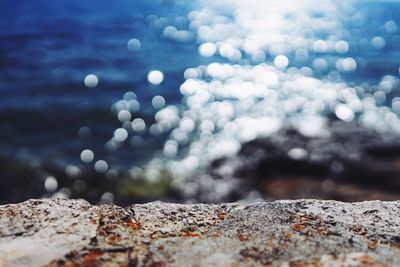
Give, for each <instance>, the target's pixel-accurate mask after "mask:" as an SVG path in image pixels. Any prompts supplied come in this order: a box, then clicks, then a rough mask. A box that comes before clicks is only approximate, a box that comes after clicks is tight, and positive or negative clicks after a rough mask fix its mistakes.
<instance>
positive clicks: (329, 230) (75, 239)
mask: <svg viewBox="0 0 400 267" xmlns="http://www.w3.org/2000/svg"><path fill="white" fill-rule="evenodd" d="M0 265H1V266H258V265H267V266H400V201H395V202H382V201H369V202H360V203H344V202H337V201H322V200H293V201H289V200H286V201H275V202H260V203H255V204H249V205H246V206H243V205H239V204H218V205H215V204H195V205H180V204H167V203H161V202H153V203H148V204H138V205H132V206H129V207H126V208H121V207H118V206H114V205H101V206H92V205H90V204H89V203H88V202H86V201H84V200H63V199H43V200H28V201H26V202H23V203H19V204H10V205H4V206H0Z"/></svg>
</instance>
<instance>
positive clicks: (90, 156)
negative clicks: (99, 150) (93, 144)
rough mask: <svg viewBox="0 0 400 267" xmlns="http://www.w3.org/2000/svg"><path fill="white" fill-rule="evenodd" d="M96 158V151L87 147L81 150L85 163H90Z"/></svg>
mask: <svg viewBox="0 0 400 267" xmlns="http://www.w3.org/2000/svg"><path fill="white" fill-rule="evenodd" d="M93 159H94V153H93V151H92V150H90V149H85V150H83V151H82V152H81V160H82V161H83V162H85V163H89V162H91V161H92V160H93Z"/></svg>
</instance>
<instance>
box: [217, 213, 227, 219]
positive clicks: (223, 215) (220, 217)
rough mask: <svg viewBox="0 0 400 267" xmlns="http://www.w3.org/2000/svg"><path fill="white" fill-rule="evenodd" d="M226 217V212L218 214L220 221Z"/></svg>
mask: <svg viewBox="0 0 400 267" xmlns="http://www.w3.org/2000/svg"><path fill="white" fill-rule="evenodd" d="M225 216H226V213H225V212H221V213H218V219H220V220H225Z"/></svg>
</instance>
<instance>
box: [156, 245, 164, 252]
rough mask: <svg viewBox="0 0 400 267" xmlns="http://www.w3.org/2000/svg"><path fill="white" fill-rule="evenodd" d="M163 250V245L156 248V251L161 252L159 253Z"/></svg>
mask: <svg viewBox="0 0 400 267" xmlns="http://www.w3.org/2000/svg"><path fill="white" fill-rule="evenodd" d="M164 248H165V247H164V245H159V246H158V247H157V249H158V250H161V251H162V250H164Z"/></svg>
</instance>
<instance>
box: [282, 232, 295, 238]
mask: <svg viewBox="0 0 400 267" xmlns="http://www.w3.org/2000/svg"><path fill="white" fill-rule="evenodd" d="M283 236H284V237H286V238H292V237H293V234H292V233H291V232H283Z"/></svg>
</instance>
